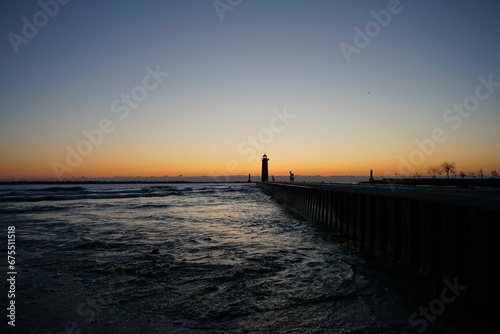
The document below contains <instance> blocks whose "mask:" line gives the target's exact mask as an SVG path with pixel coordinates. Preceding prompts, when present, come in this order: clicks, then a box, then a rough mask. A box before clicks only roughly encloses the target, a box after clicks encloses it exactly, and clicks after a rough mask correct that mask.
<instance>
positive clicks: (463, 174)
mask: <svg viewBox="0 0 500 334" xmlns="http://www.w3.org/2000/svg"><path fill="white" fill-rule="evenodd" d="M466 176H467V174H465V173H464V172H462V171H460V177H461V178H462V179H463V178H464V177H466Z"/></svg>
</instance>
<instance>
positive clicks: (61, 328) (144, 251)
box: [0, 184, 437, 333]
mask: <svg viewBox="0 0 500 334" xmlns="http://www.w3.org/2000/svg"><path fill="white" fill-rule="evenodd" d="M0 205H1V209H0V218H1V228H2V231H4V234H5V235H6V234H7V232H6V231H7V226H15V227H16V237H17V239H16V249H17V254H16V268H17V271H18V272H19V274H18V277H17V294H16V303H17V305H18V308H17V318H16V320H17V326H16V328H17V329H18V332H19V333H21V332H25V333H399V331H400V330H402V329H411V327H410V326H409V324H408V317H409V315H410V314H411V313H412V312H414V311H415V305H413V304H411V303H410V302H409V299H410V297H407V294H408V293H409V292H408V290H407V288H406V287H405V285H404V284H401V282H398V281H397V280H395V279H393V278H391V276H390V275H388V274H387V273H385V272H384V270H381V269H380V268H377V267H375V266H373V265H372V264H370V263H368V261H367V260H365V259H364V258H362V257H359V256H357V255H355V254H354V253H353V251H352V249H346V248H345V247H342V242H343V241H342V240H340V239H339V237H337V236H335V235H332V234H330V233H329V232H328V231H326V230H325V229H324V228H323V227H322V226H319V225H318V224H315V223H313V222H309V221H306V220H304V219H301V218H300V217H297V216H294V215H293V214H292V213H291V212H290V211H288V210H286V209H284V208H282V207H281V206H280V205H278V204H277V203H276V202H275V201H274V200H272V199H271V198H269V197H268V196H267V195H265V194H263V193H262V192H261V190H260V189H259V188H258V187H256V186H255V185H253V184H178V185H165V184H159V185H140V184H121V185H114V184H113V185H110V184H107V185H83V186H63V187H49V186H42V185H36V186H35V185H24V186H7V185H3V186H1V187H0ZM3 240H6V239H3ZM3 240H2V258H4V252H6V248H5V243H4V242H3ZM3 305H6V304H3ZM417 306H418V305H417ZM436 323H437V322H436Z"/></svg>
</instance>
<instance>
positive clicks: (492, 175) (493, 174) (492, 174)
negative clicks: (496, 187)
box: [491, 169, 498, 178]
mask: <svg viewBox="0 0 500 334" xmlns="http://www.w3.org/2000/svg"><path fill="white" fill-rule="evenodd" d="M491 177H493V178H497V177H498V172H497V171H496V170H495V169H494V170H492V171H491Z"/></svg>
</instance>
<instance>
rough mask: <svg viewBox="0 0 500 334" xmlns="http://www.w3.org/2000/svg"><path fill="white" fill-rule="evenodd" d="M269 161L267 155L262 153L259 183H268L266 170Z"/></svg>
mask: <svg viewBox="0 0 500 334" xmlns="http://www.w3.org/2000/svg"><path fill="white" fill-rule="evenodd" d="M268 161H269V159H268V158H267V155H266V154H265V153H264V155H263V156H262V173H261V175H260V181H261V182H267V181H268V178H269V177H268V176H269V171H268V169H267V162H268Z"/></svg>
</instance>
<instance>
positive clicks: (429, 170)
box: [427, 166, 441, 179]
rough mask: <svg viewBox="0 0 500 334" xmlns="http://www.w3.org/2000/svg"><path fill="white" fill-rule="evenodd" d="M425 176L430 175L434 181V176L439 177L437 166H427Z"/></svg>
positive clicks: (439, 169)
mask: <svg viewBox="0 0 500 334" xmlns="http://www.w3.org/2000/svg"><path fill="white" fill-rule="evenodd" d="M427 174H429V175H432V178H433V179H435V178H436V175H437V174H439V175H441V168H439V167H438V166H429V167H427Z"/></svg>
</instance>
